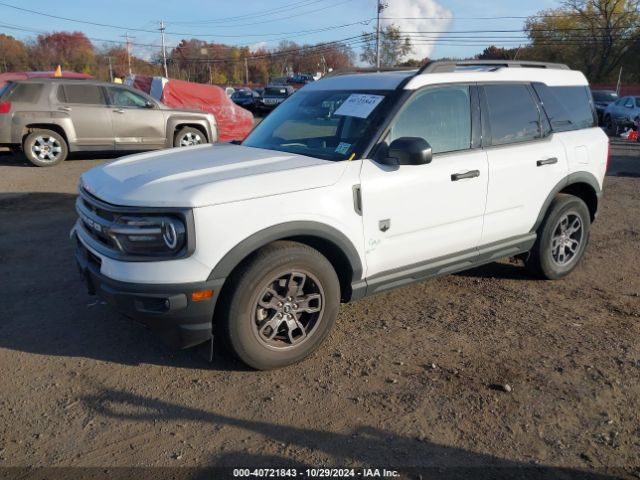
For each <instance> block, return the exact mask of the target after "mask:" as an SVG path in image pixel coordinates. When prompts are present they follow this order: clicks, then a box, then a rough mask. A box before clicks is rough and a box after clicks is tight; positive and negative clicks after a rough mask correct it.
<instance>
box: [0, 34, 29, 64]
mask: <svg viewBox="0 0 640 480" xmlns="http://www.w3.org/2000/svg"><path fill="white" fill-rule="evenodd" d="M28 60H29V56H28V54H27V47H26V46H25V45H24V43H22V42H21V41H19V40H16V39H15V38H13V37H10V36H9V35H4V34H2V33H0V72H10V71H19V70H25V69H26V68H28Z"/></svg>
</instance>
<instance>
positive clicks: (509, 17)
mask: <svg viewBox="0 0 640 480" xmlns="http://www.w3.org/2000/svg"><path fill="white" fill-rule="evenodd" d="M633 13H636V14H638V13H640V12H638V11H626V12H611V13H610V14H609V15H616V16H618V15H629V14H633ZM573 17H580V18H591V19H594V18H601V17H602V15H585V14H582V13H547V14H538V15H503V16H486V17H454V16H449V17H444V16H440V17H382V19H383V20H527V19H529V18H573Z"/></svg>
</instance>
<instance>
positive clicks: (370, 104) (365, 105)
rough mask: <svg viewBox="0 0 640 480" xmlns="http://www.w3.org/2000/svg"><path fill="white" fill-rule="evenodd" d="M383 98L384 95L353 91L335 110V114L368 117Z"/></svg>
mask: <svg viewBox="0 0 640 480" xmlns="http://www.w3.org/2000/svg"><path fill="white" fill-rule="evenodd" d="M383 99H384V97H383V96H382V95H367V94H364V93H353V94H351V95H349V98H347V99H346V100H345V101H344V103H343V104H342V105H340V108H338V109H337V110H336V111H335V113H334V115H343V116H345V117H357V118H367V117H368V116H369V115H370V114H371V112H373V109H374V108H376V107H377V106H378V104H379V103H380V102H381V101H382V100H383Z"/></svg>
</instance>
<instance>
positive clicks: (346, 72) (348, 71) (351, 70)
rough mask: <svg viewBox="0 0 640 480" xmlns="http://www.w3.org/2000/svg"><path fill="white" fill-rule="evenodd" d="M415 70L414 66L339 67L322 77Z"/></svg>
mask: <svg viewBox="0 0 640 480" xmlns="http://www.w3.org/2000/svg"><path fill="white" fill-rule="evenodd" d="M411 71H414V72H415V71H417V69H416V67H389V68H375V67H362V68H341V69H338V70H333V71H331V72H329V73H327V74H326V75H324V76H323V77H322V78H329V77H339V76H340V75H351V74H354V73H382V72H411Z"/></svg>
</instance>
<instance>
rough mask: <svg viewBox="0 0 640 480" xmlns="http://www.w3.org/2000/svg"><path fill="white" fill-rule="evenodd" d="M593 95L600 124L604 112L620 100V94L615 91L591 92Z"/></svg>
mask: <svg viewBox="0 0 640 480" xmlns="http://www.w3.org/2000/svg"><path fill="white" fill-rule="evenodd" d="M591 95H592V96H593V103H594V104H595V106H596V112H597V113H598V123H602V121H603V116H604V111H605V110H606V109H607V107H608V106H609V105H611V104H612V103H613V102H615V101H616V100H618V94H617V93H616V92H615V91H613V90H591Z"/></svg>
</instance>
